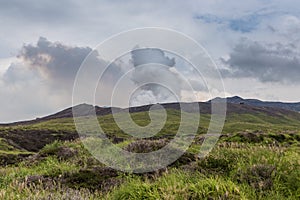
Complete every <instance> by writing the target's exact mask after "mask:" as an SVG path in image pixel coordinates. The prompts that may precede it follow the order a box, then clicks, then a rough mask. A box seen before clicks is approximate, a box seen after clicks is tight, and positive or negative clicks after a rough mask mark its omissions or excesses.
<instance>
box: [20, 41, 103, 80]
mask: <svg viewBox="0 0 300 200" xmlns="http://www.w3.org/2000/svg"><path fill="white" fill-rule="evenodd" d="M91 51H92V49H91V48H89V47H68V46H65V45H63V44H61V43H52V42H50V41H48V40H47V39H46V38H43V37H40V38H39V40H38V42H37V44H36V45H24V46H23V48H22V50H21V53H20V55H19V57H20V58H22V59H23V60H24V61H26V62H27V63H29V65H30V66H31V67H33V68H37V69H38V70H40V71H42V73H44V74H46V75H47V76H49V77H50V78H55V79H73V78H74V77H75V75H76V73H77V71H78V69H79V67H80V65H81V63H82V61H83V60H84V59H85V57H86V56H87V55H88V54H89V53H90V52H91ZM95 56H97V55H95Z"/></svg>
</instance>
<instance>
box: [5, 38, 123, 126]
mask: <svg viewBox="0 0 300 200" xmlns="http://www.w3.org/2000/svg"><path fill="white" fill-rule="evenodd" d="M87 55H89V61H88V64H89V65H91V66H92V67H93V68H91V71H90V73H94V70H93V69H95V70H96V69H97V68H102V69H104V68H106V67H107V65H108V62H106V61H105V60H103V59H101V58H100V56H99V54H98V53H97V51H92V49H91V48H89V47H76V46H68V45H64V44H62V43H59V42H50V41H48V40H47V39H46V38H43V37H41V38H39V40H38V42H37V43H36V44H35V45H24V46H23V47H22V49H21V51H20V53H19V56H18V59H14V60H13V62H12V63H11V64H10V65H9V67H8V68H6V69H5V71H3V72H2V73H1V74H0V95H1V99H0V105H5V108H2V110H3V112H5V113H9V114H6V115H5V116H2V118H1V117H0V121H7V120H8V121H10V120H23V119H28V118H29V116H32V117H36V116H38V115H46V114H49V113H51V112H55V111H57V110H58V109H63V108H66V107H69V106H70V105H71V104H72V89H73V84H74V80H75V77H76V73H77V71H78V70H79V68H80V66H81V63H82V62H83V60H84V59H85V58H86V56H87ZM120 74H122V68H121V66H119V65H117V64H115V63H113V64H111V65H110V67H109V69H108V70H106V71H105V76H104V78H103V82H102V84H103V85H104V86H103V87H109V86H110V85H112V84H113V83H114V82H115V81H116V79H117V78H118V77H120ZM89 75H90V74H86V76H87V77H89ZM86 87H89V85H86ZM82 95H83V96H84V94H82ZM88 103H91V102H88ZM38 110H39V111H40V112H38Z"/></svg>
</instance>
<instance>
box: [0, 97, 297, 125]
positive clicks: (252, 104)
mask: <svg viewBox="0 0 300 200" xmlns="http://www.w3.org/2000/svg"><path fill="white" fill-rule="evenodd" d="M224 100H225V99H223V98H215V99H213V100H210V101H208V102H191V103H163V104H159V105H161V106H162V107H164V108H165V109H168V110H170V109H171V110H180V109H182V110H183V111H185V112H187V113H195V112H199V111H200V114H211V101H215V102H218V101H221V102H223V101H224ZM226 101H227V108H226V114H227V115H232V114H250V115H258V114H263V115H266V116H273V117H274V116H275V117H280V118H285V117H286V116H289V117H291V118H293V119H296V120H300V114H299V112H300V103H282V102H264V101H260V100H257V99H243V98H241V97H238V96H235V97H229V98H226ZM152 106H153V104H150V105H143V106H137V107H130V108H119V107H99V106H92V105H89V104H79V105H76V106H74V107H69V108H67V109H65V110H62V111H59V112H57V113H54V114H51V115H48V116H45V117H40V118H36V119H34V120H28V121H22V122H15V123H10V124H0V126H14V125H26V124H35V123H40V122H44V121H49V120H54V119H62V118H72V117H73V112H76V113H80V114H78V115H79V116H88V115H92V114H95V113H96V115H97V116H105V115H109V114H112V112H114V113H120V112H128V110H129V112H130V113H139V112H147V111H149V109H150V108H151V107H152ZM160 108H161V107H158V108H156V109H160ZM198 108H199V109H198Z"/></svg>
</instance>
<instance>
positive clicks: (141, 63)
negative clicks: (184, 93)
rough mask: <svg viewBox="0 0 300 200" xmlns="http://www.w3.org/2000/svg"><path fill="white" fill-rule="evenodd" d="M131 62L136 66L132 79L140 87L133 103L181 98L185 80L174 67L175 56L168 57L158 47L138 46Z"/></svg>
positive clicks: (133, 98)
mask: <svg viewBox="0 0 300 200" xmlns="http://www.w3.org/2000/svg"><path fill="white" fill-rule="evenodd" d="M131 62H132V64H133V66H134V71H133V73H132V75H131V80H132V81H133V82H134V83H135V84H136V85H137V87H138V90H137V91H136V93H135V94H134V95H133V97H132V102H131V105H141V104H145V102H147V103H149V102H151V103H157V102H160V103H161V102H166V101H178V100H179V99H180V92H181V90H182V87H183V80H182V78H181V77H180V75H179V74H178V72H177V71H176V69H175V67H174V66H175V64H176V62H175V58H169V57H167V56H166V55H165V53H164V51H162V50H161V49H158V48H137V49H134V50H132V51H131ZM145 98H148V99H145Z"/></svg>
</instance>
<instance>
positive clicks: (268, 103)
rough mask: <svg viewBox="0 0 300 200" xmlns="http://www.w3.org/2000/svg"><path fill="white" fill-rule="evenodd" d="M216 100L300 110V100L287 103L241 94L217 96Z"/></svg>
mask: <svg viewBox="0 0 300 200" xmlns="http://www.w3.org/2000/svg"><path fill="white" fill-rule="evenodd" d="M214 100H226V101H227V102H228V103H233V104H246V105H251V106H257V107H271V108H280V109H286V110H291V111H296V112H300V102H297V103H285V102H275V101H261V100H258V99H243V98H241V97H239V96H234V97H227V98H226V99H224V98H215V99H214Z"/></svg>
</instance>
